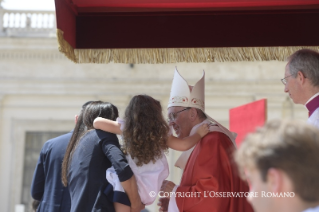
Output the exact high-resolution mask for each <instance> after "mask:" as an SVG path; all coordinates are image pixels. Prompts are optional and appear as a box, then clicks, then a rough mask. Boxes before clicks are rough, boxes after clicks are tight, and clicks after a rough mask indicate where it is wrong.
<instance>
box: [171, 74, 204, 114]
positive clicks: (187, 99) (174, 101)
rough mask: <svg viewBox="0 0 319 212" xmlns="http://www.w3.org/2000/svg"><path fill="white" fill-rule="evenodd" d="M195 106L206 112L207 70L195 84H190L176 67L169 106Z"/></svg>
mask: <svg viewBox="0 0 319 212" xmlns="http://www.w3.org/2000/svg"><path fill="white" fill-rule="evenodd" d="M176 106H181V107H194V108H198V109H201V110H202V111H203V112H205V72H204V71H203V76H202V78H201V79H200V80H199V81H198V82H197V83H196V84H195V85H194V86H189V85H188V83H187V82H186V80H185V79H184V78H183V77H182V76H181V75H180V74H179V72H178V71H177V69H176V68H175V74H174V78H173V83H172V88H171V94H170V98H169V102H168V106H167V108H169V107H176Z"/></svg>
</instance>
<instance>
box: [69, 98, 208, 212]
mask: <svg viewBox="0 0 319 212" xmlns="http://www.w3.org/2000/svg"><path fill="white" fill-rule="evenodd" d="M104 104H107V106H106V105H103V103H101V102H99V103H96V102H95V103H92V105H89V106H88V107H87V109H86V111H85V112H84V114H83V125H84V126H85V128H86V130H83V132H80V131H81V130H79V129H80V128H78V130H77V127H76V129H75V130H74V134H73V136H72V139H71V141H70V144H69V147H70V148H68V150H67V152H66V156H65V160H64V162H63V171H64V172H63V183H64V184H65V185H66V184H67V183H68V184H69V189H70V194H71V204H72V206H71V207H72V209H71V211H91V210H92V208H93V210H99V211H114V210H115V211H132V209H133V206H134V208H138V207H140V206H136V205H138V204H136V202H138V201H140V202H141V201H142V203H143V204H152V203H153V202H154V200H155V198H156V196H155V197H150V195H149V192H150V191H154V192H156V193H157V192H158V191H159V189H160V186H161V184H162V182H163V181H164V180H165V179H166V178H167V176H168V174H169V172H168V164H167V160H166V156H165V154H164V153H165V152H166V151H167V149H168V147H170V148H173V149H177V150H180V151H185V150H187V149H189V148H191V147H192V146H193V145H194V144H196V142H197V141H198V140H200V138H201V137H203V136H204V135H206V133H207V132H208V126H207V125H203V126H202V127H200V128H199V129H198V131H197V133H196V134H194V135H193V136H191V137H187V138H184V139H183V141H182V139H178V138H176V137H174V136H172V135H171V134H170V133H169V127H168V125H167V123H166V121H165V120H164V117H163V115H162V108H161V105H160V103H159V102H158V101H157V100H155V99H153V98H152V97H150V96H147V95H138V96H134V97H133V98H132V100H131V102H130V103H129V105H128V107H127V109H126V112H125V116H124V119H119V118H118V113H117V109H116V107H115V106H114V105H112V104H110V103H104ZM98 117H100V118H98ZM96 118H97V119H96ZM93 122H94V127H95V128H97V129H101V130H96V129H94V127H93ZM78 123H79V125H81V122H80V121H78ZM102 130H103V131H102ZM77 132H78V133H77ZM112 133H116V134H119V135H122V136H123V142H124V146H123V150H124V152H125V154H126V155H124V154H123V152H122V151H121V150H120V146H119V144H118V140H117V137H116V136H115V135H114V134H112ZM181 142H182V143H183V146H181V145H180V143H181ZM177 143H179V144H178V145H177ZM106 170H107V171H106ZM105 171H106V176H107V178H106V177H105ZM133 173H134V175H135V176H134V175H133ZM130 179H133V180H134V182H131V183H130V184H129V185H130V186H128V187H126V185H125V182H126V181H129V180H130ZM135 179H136V180H135ZM123 182H124V183H123ZM135 182H137V187H138V188H137V189H138V194H139V195H137V194H136V195H133V193H134V192H136V191H135V189H134V188H136V187H134V186H136V184H135ZM131 187H133V190H132V191H131V190H130V189H129V188H131ZM136 196H137V197H136ZM139 196H140V197H141V199H140V198H139ZM132 203H134V205H133V204H132ZM139 210H140V209H139Z"/></svg>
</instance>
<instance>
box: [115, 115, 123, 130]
mask: <svg viewBox="0 0 319 212" xmlns="http://www.w3.org/2000/svg"><path fill="white" fill-rule="evenodd" d="M116 121H117V123H119V124H120V125H121V126H120V130H121V131H122V132H123V130H124V126H125V120H124V119H121V118H120V117H117V119H116Z"/></svg>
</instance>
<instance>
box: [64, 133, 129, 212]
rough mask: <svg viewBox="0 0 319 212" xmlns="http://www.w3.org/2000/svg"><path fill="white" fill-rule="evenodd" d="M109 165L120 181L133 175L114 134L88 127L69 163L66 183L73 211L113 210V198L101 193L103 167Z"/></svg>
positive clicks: (109, 211) (102, 190)
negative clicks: (88, 129)
mask: <svg viewBox="0 0 319 212" xmlns="http://www.w3.org/2000/svg"><path fill="white" fill-rule="evenodd" d="M111 166H113V167H114V169H115V172H116V174H117V175H118V177H119V180H120V182H123V181H126V180H128V179H130V178H131V177H132V176H133V172H132V170H131V168H130V166H129V164H128V163H127V160H126V157H125V155H124V154H123V152H122V151H121V150H120V145H119V141H118V139H117V136H116V135H115V134H112V133H108V132H104V131H102V130H90V131H89V132H87V133H86V134H85V135H84V136H83V137H82V138H81V139H80V141H79V143H78V145H77V147H76V148H75V150H74V153H73V156H72V159H71V163H70V168H69V174H68V184H69V191H70V195H71V205H72V206H71V211H72V212H91V211H96V212H113V211H114V212H115V209H114V205H113V201H112V199H108V197H107V196H106V195H105V194H104V190H105V189H106V188H107V187H108V185H109V182H108V181H107V179H106V170H107V169H108V168H110V167H111ZM112 192H113V189H112Z"/></svg>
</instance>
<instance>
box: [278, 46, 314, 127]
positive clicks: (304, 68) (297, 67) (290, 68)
mask: <svg viewBox="0 0 319 212" xmlns="http://www.w3.org/2000/svg"><path fill="white" fill-rule="evenodd" d="M281 81H282V83H283V84H284V85H285V92H286V93H288V94H289V96H290V98H291V99H292V100H293V102H294V103H295V104H303V105H305V106H306V108H307V109H308V111H309V119H308V123H310V124H312V125H314V126H316V127H318V128H319V52H317V51H313V50H310V49H302V50H299V51H296V52H295V53H294V54H292V55H291V56H290V57H289V58H288V63H287V65H286V68H285V77H284V78H283V79H281Z"/></svg>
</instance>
